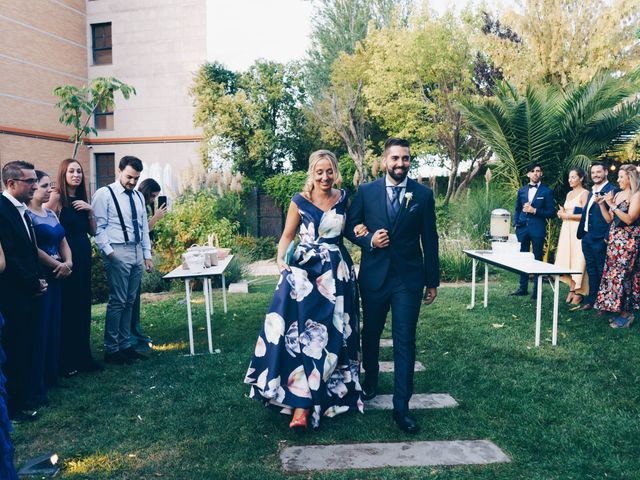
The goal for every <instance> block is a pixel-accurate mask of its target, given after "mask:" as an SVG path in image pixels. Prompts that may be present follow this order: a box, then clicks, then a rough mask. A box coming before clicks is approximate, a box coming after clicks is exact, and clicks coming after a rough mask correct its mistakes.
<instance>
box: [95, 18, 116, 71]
mask: <svg viewBox="0 0 640 480" xmlns="http://www.w3.org/2000/svg"><path fill="white" fill-rule="evenodd" d="M91 36H92V38H93V64H94V65H110V64H111V63H112V61H111V23H96V24H94V25H91Z"/></svg>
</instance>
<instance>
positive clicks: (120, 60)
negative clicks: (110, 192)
mask: <svg viewBox="0 0 640 480" xmlns="http://www.w3.org/2000/svg"><path fill="white" fill-rule="evenodd" d="M205 60H206V0H29V1H28V2H25V1H24V0H0V164H5V163H6V162H9V161H12V160H27V161H31V162H33V163H35V164H36V166H37V167H38V168H40V169H42V170H45V171H47V172H49V173H51V174H54V173H55V172H56V170H57V165H58V163H59V162H60V160H62V159H64V158H67V157H69V156H70V155H71V153H72V147H73V145H72V144H71V143H70V142H69V141H68V137H69V135H70V134H71V130H70V129H69V128H67V127H64V126H63V125H61V124H60V123H59V122H58V117H59V114H60V113H59V111H58V110H57V109H56V108H55V107H54V104H55V97H54V96H53V93H52V91H53V88H54V87H55V86H57V85H61V84H72V85H76V86H82V85H84V84H86V83H87V81H88V80H89V79H91V78H96V77H99V76H113V77H116V78H118V79H119V80H122V81H124V82H126V83H128V84H131V85H133V86H134V87H135V88H136V90H137V95H136V96H133V97H131V98H130V99H129V100H124V99H122V97H121V96H119V95H116V108H115V111H113V112H98V113H97V114H96V115H95V116H94V119H93V120H92V121H93V122H94V125H95V127H96V128H97V129H98V135H97V136H92V137H91V138H90V139H89V140H88V141H87V146H84V147H81V149H80V152H79V154H78V159H79V160H80V162H81V163H82V164H83V166H84V168H85V172H87V173H88V175H89V183H90V185H91V189H92V191H94V190H95V188H96V187H98V186H101V185H104V184H106V183H109V182H111V181H113V179H114V176H115V165H116V163H117V161H118V160H119V159H120V157H122V156H124V155H136V156H138V157H140V158H141V159H142V160H143V162H144V163H145V172H143V173H144V176H151V177H153V178H155V179H156V180H158V181H159V182H160V183H161V184H163V185H165V186H167V187H169V190H170V189H171V186H172V185H171V184H172V182H175V178H176V174H177V173H178V172H179V171H180V170H181V169H182V168H183V167H184V166H186V165H187V164H188V163H189V162H197V161H199V154H198V148H199V141H200V138H201V135H200V132H199V131H198V130H197V129H195V128H194V127H193V106H192V99H191V97H190V96H189V94H188V90H189V88H190V86H191V83H192V77H193V73H194V72H195V71H196V70H197V69H198V67H199V66H200V65H201V64H202V63H204V62H205ZM168 193H169V194H171V192H168Z"/></svg>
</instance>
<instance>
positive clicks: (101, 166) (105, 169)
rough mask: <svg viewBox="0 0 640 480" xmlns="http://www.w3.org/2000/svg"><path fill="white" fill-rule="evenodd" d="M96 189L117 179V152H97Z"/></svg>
mask: <svg viewBox="0 0 640 480" xmlns="http://www.w3.org/2000/svg"><path fill="white" fill-rule="evenodd" d="M95 159H96V190H97V189H98V188H100V187H104V186H105V185H109V184H110V183H113V182H114V181H115V179H116V155H115V153H96V154H95Z"/></svg>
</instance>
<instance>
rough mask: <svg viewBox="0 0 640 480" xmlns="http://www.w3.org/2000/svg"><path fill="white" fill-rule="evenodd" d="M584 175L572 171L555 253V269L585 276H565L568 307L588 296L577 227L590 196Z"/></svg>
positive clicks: (562, 208)
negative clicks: (567, 288)
mask: <svg viewBox="0 0 640 480" xmlns="http://www.w3.org/2000/svg"><path fill="white" fill-rule="evenodd" d="M585 176H586V174H585V172H584V170H583V169H581V168H580V167H576V168H574V169H572V170H571V171H569V179H568V180H569V186H570V187H571V191H570V192H569V193H567V197H566V199H565V201H564V205H563V206H562V207H560V210H558V214H557V215H558V218H559V219H560V220H562V228H561V229H560V238H559V239H558V250H557V252H556V261H555V265H556V266H559V267H563V268H569V269H571V270H578V271H580V272H582V273H580V274H574V275H565V276H563V277H561V280H562V281H563V282H565V283H567V284H569V295H567V300H566V301H567V303H571V304H573V305H578V304H580V302H582V298H583V297H584V296H585V295H587V294H588V293H589V282H588V281H587V278H586V273H585V271H586V264H585V260H584V255H583V254H582V245H581V242H580V240H579V239H578V237H577V232H578V225H579V224H580V217H581V216H582V209H583V208H584V206H585V204H586V202H587V197H588V196H589V192H588V190H587V189H585V188H584V179H585Z"/></svg>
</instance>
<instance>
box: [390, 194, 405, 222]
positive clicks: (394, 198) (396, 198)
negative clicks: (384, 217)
mask: <svg viewBox="0 0 640 480" xmlns="http://www.w3.org/2000/svg"><path fill="white" fill-rule="evenodd" d="M389 188H391V210H392V212H393V218H394V219H395V218H396V216H398V212H399V211H400V190H401V189H402V187H389Z"/></svg>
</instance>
